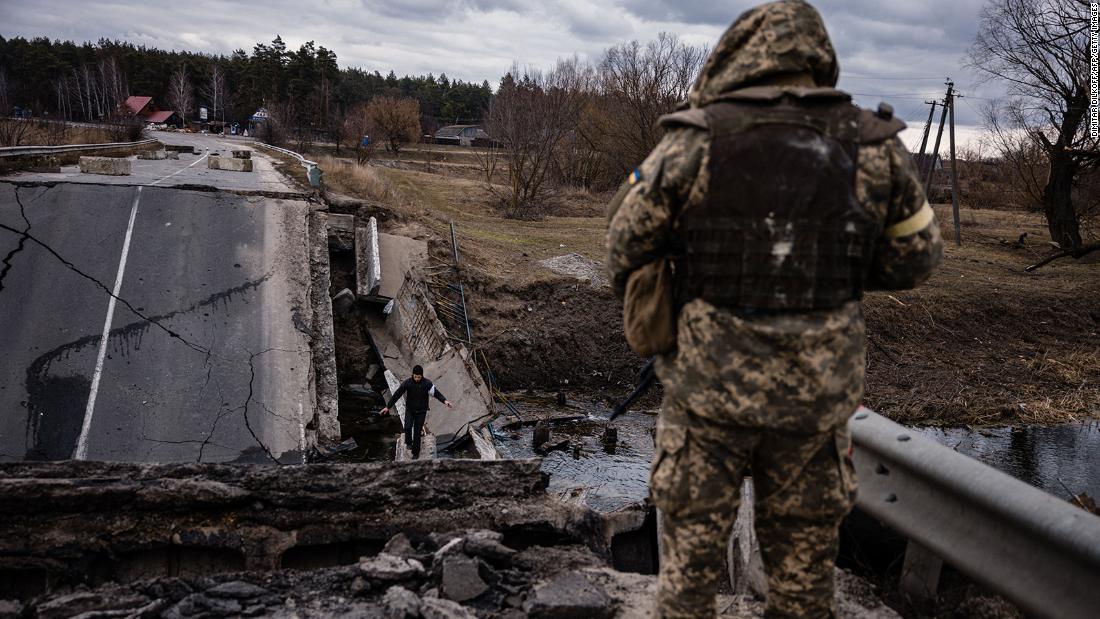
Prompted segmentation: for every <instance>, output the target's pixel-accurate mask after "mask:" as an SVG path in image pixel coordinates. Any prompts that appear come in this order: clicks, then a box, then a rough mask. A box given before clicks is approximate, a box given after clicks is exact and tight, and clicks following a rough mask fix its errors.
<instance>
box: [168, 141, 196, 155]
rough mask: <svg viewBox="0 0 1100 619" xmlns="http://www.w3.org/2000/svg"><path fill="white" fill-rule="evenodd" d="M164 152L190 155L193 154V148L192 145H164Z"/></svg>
mask: <svg viewBox="0 0 1100 619" xmlns="http://www.w3.org/2000/svg"><path fill="white" fill-rule="evenodd" d="M164 150H171V151H175V152H177V153H190V154H192V155H194V154H195V146H194V145H193V144H165V145H164Z"/></svg>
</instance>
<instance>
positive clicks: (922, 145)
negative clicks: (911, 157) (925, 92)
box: [918, 99, 939, 159]
mask: <svg viewBox="0 0 1100 619" xmlns="http://www.w3.org/2000/svg"><path fill="white" fill-rule="evenodd" d="M924 104H925V105H931V106H932V109H930V110H928V120H927V121H926V122H925V123H924V135H922V136H921V139H920V157H918V159H924V149H925V147H927V146H928V133H929V131H930V130H931V129H932V116H933V115H934V114H935V113H936V106H937V105H939V102H938V101H936V100H935V99H933V100H932V101H925V102H924Z"/></svg>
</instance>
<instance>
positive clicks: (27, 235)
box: [0, 223, 210, 354]
mask: <svg viewBox="0 0 1100 619" xmlns="http://www.w3.org/2000/svg"><path fill="white" fill-rule="evenodd" d="M0 230H7V231H8V232H11V233H13V234H21V235H22V236H23V238H22V239H20V244H22V243H23V241H25V240H29V241H32V242H34V243H35V244H37V245H38V246H39V247H41V248H42V249H44V250H46V252H47V253H49V254H50V255H51V256H53V257H54V258H56V259H57V260H58V261H59V262H60V263H61V264H63V265H65V266H66V267H67V268H68V269H69V270H70V271H72V272H73V273H76V274H77V275H79V276H81V277H83V278H84V279H86V280H88V281H90V282H92V283H93V284H95V285H96V286H97V287H99V288H102V289H103V291H104V292H106V293H107V296H110V297H113V298H114V299H115V300H116V301H118V302H119V303H122V304H123V305H125V306H126V309H128V310H130V311H131V312H133V313H134V315H135V316H137V317H138V318H141V319H142V320H143V321H145V322H148V323H149V324H152V325H154V326H156V327H157V328H158V329H160V330H161V331H164V332H165V333H166V334H168V336H169V337H171V338H173V339H177V340H179V341H180V342H182V343H183V345H184V346H187V347H188V348H190V349H191V350H194V351H195V352H200V353H203V354H208V353H209V352H210V351H209V349H207V348H205V347H203V346H199V345H198V344H195V343H194V342H189V341H187V340H186V339H185V338H184V337H183V336H182V335H180V334H179V333H176V332H175V331H173V330H171V329H169V328H168V327H166V326H164V325H163V324H161V323H160V322H158V321H157V320H156V319H155V318H152V317H149V316H146V315H145V314H144V313H142V312H140V311H138V308H136V307H134V306H133V305H132V304H131V303H130V302H129V301H127V300H126V299H123V298H122V297H120V296H118V295H116V294H115V293H113V292H111V289H110V288H108V287H107V286H105V285H103V282H101V281H99V280H98V279H96V278H95V277H92V276H91V275H88V274H87V273H85V272H84V271H82V270H80V268H79V267H77V266H76V265H75V264H73V263H72V262H70V261H68V260H66V259H65V257H64V256H62V255H61V254H59V253H58V252H57V251H56V250H55V249H54V248H52V247H50V246H49V244H48V243H45V242H44V241H42V240H40V239H38V238H37V237H35V236H34V235H32V234H31V233H30V232H27V231H22V232H20V231H19V230H17V229H15V228H12V227H11V226H9V225H7V224H2V223H0Z"/></svg>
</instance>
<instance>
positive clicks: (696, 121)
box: [657, 107, 708, 131]
mask: <svg viewBox="0 0 1100 619" xmlns="http://www.w3.org/2000/svg"><path fill="white" fill-rule="evenodd" d="M657 124H658V125H660V126H661V127H663V128H665V129H672V128H673V127H694V128H696V129H702V130H703V131H706V130H707V128H708V125H707V113H706V111H705V110H703V109H702V108H698V107H693V108H689V109H686V110H680V111H679V112H673V113H671V114H665V115H664V116H661V117H660V118H658V119H657Z"/></svg>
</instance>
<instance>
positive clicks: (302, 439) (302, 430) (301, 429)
mask: <svg viewBox="0 0 1100 619" xmlns="http://www.w3.org/2000/svg"><path fill="white" fill-rule="evenodd" d="M304 415H305V411H304V410H303V407H302V403H301V402H298V451H301V452H302V464H305V463H306V423H305V419H304V418H303V416H304Z"/></svg>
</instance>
